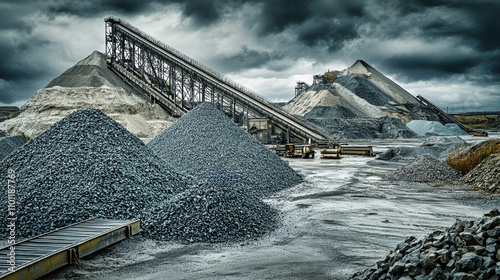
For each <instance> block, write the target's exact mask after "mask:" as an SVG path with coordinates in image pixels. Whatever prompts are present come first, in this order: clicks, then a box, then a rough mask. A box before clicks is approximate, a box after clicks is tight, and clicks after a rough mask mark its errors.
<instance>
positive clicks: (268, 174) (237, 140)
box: [148, 103, 302, 196]
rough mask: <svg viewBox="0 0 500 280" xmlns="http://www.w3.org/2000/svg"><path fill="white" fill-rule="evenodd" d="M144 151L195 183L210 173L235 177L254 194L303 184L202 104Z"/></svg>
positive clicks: (270, 153)
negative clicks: (190, 177)
mask: <svg viewBox="0 0 500 280" xmlns="http://www.w3.org/2000/svg"><path fill="white" fill-rule="evenodd" d="M148 147H149V148H150V149H151V150H152V151H154V153H155V154H157V155H158V156H159V157H161V158H163V159H164V160H165V161H168V162H169V163H170V164H171V165H172V166H175V167H176V168H177V169H178V170H181V171H182V172H186V173H187V174H190V175H192V176H193V177H195V178H197V179H198V181H204V180H207V179H208V178H210V174H211V172H214V171H221V170H226V171H229V172H230V173H235V174H239V182H240V183H242V184H243V185H246V186H248V187H249V188H250V189H251V190H252V191H254V192H256V193H257V195H258V196H265V195H267V194H269V193H272V192H275V191H279V190H282V189H285V188H288V187H291V186H294V185H296V184H297V183H299V182H301V181H302V177H301V176H300V175H299V174H297V173H296V172H295V171H294V170H293V169H292V168H291V167H290V166H289V165H288V164H287V163H286V162H285V161H283V160H282V159H281V158H279V157H278V156H277V155H276V154H275V153H274V152H273V151H272V150H270V149H269V148H267V147H266V146H264V145H263V144H262V143H260V142H259V141H258V140H257V139H256V138H254V137H252V136H251V135H249V134H248V133H246V132H245V131H244V130H243V129H241V128H240V127H238V126H236V125H235V124H234V123H233V122H232V121H231V120H230V119H229V118H228V117H226V116H225V115H224V113H222V112H221V111H219V110H217V109H215V108H214V107H213V106H212V105H210V104H207V103H205V104H200V105H198V106H197V107H196V108H195V109H193V110H191V111H190V112H189V113H187V114H186V115H184V116H183V117H181V118H180V119H179V120H177V121H176V122H175V123H174V124H172V125H171V126H170V127H169V128H167V129H166V130H164V131H163V132H162V133H160V134H159V135H158V136H156V137H155V138H154V139H153V140H151V141H150V142H149V143H148Z"/></svg>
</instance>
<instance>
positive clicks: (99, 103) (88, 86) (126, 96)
mask: <svg viewBox="0 0 500 280" xmlns="http://www.w3.org/2000/svg"><path fill="white" fill-rule="evenodd" d="M84 108H97V109H100V110H101V111H103V112H104V113H106V114H108V115H109V116H111V117H112V118H114V119H115V120H117V121H118V122H120V123H121V124H122V125H123V126H125V127H126V128H127V129H129V131H130V132H132V133H134V134H135V135H137V136H139V137H154V136H155V135H156V134H155V132H158V131H161V130H163V129H165V128H166V127H168V126H169V125H170V124H171V123H172V122H173V121H175V119H173V118H171V117H169V116H168V115H167V113H166V112H165V111H164V110H163V109H162V108H160V107H159V106H158V105H152V104H150V103H149V101H148V100H145V99H144V98H143V97H141V96H139V95H138V94H136V93H135V92H134V91H133V90H132V89H131V88H129V87H128V86H127V85H126V84H125V83H124V82H123V81H121V80H120V79H119V78H118V77H117V76H116V75H115V74H114V73H112V72H111V71H110V70H109V69H108V68H107V67H106V60H105V57H104V55H103V54H101V53H99V52H97V51H95V52H93V53H92V54H91V55H90V56H88V57H87V58H85V59H83V60H82V61H80V62H78V63H77V64H76V65H75V66H73V67H71V68H70V69H68V70H67V71H65V72H64V73H63V74H62V75H61V76H59V77H57V78H55V79H54V80H52V81H51V82H50V83H49V84H48V85H47V87H46V88H44V89H41V90H39V91H38V92H37V93H36V94H35V95H33V97H32V98H31V99H30V100H28V101H27V102H26V104H24V105H23V107H22V108H21V114H20V115H19V116H18V117H16V118H13V119H10V120H6V121H4V122H2V123H0V129H1V130H5V131H7V132H9V133H10V134H21V133H24V134H26V135H27V136H29V137H31V138H33V137H36V136H37V135H39V134H41V133H42V132H43V131H45V130H46V129H48V128H49V127H50V126H52V125H53V124H54V123H55V122H57V121H58V120H60V119H62V118H63V117H65V116H67V115H68V114H70V113H72V112H73V111H75V110H79V109H84ZM151 121H154V122H155V126H158V122H160V121H162V122H163V125H162V129H156V130H155V131H150V129H149V127H150V125H149V122H151Z"/></svg>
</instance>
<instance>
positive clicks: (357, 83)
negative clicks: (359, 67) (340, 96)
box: [335, 75, 396, 106]
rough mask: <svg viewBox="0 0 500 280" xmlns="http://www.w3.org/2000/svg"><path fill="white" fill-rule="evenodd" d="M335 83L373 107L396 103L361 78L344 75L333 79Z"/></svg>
mask: <svg viewBox="0 0 500 280" xmlns="http://www.w3.org/2000/svg"><path fill="white" fill-rule="evenodd" d="M335 82H336V83H339V84H341V85H342V86H343V87H345V88H347V89H348V90H350V91H352V92H353V93H354V94H356V95H357V96H359V97H361V98H363V99H364V100H366V101H368V102H369V103H370V104H372V105H375V106H383V105H386V104H387V103H389V102H396V100H394V99H393V98H392V97H391V96H389V95H388V94H386V93H385V92H383V91H382V90H380V89H379V88H378V87H377V86H376V85H374V84H373V83H372V82H370V81H369V80H367V79H365V78H363V77H359V76H354V75H345V76H340V77H338V78H337V79H335Z"/></svg>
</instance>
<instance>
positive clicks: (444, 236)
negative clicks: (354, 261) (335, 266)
mask: <svg viewBox="0 0 500 280" xmlns="http://www.w3.org/2000/svg"><path fill="white" fill-rule="evenodd" d="M498 214H499V212H498V210H496V209H495V210H493V211H491V212H490V213H488V214H487V215H488V217H484V218H482V219H480V220H477V221H460V220H457V221H456V222H455V223H454V224H453V225H452V226H451V227H449V228H447V229H445V230H444V231H435V232H433V233H431V234H429V235H427V236H426V237H423V238H415V237H414V236H411V237H409V238H407V239H406V240H405V241H404V242H403V243H400V244H399V245H398V246H396V248H395V249H394V250H392V251H391V252H390V253H389V255H387V257H386V258H385V260H382V261H379V262H377V264H376V266H374V267H373V268H370V269H367V270H365V271H363V272H358V273H356V274H354V275H353V277H352V278H351V279H356V280H364V279H419V280H420V279H422V280H423V279H453V280H475V279H484V280H487V279H492V280H493V279H498V275H500V250H499V248H500V217H499V216H498Z"/></svg>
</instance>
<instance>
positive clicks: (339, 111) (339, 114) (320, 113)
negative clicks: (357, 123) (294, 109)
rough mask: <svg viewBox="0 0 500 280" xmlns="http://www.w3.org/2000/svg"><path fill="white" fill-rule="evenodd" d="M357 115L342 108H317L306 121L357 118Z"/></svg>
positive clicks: (308, 114)
mask: <svg viewBox="0 0 500 280" xmlns="http://www.w3.org/2000/svg"><path fill="white" fill-rule="evenodd" d="M355 117H356V114H355V113H353V112H352V111H351V110H349V109H347V108H345V107H342V106H338V105H335V106H316V107H314V108H313V109H312V110H311V111H309V112H308V113H307V114H305V115H304V118H306V119H339V118H355Z"/></svg>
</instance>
